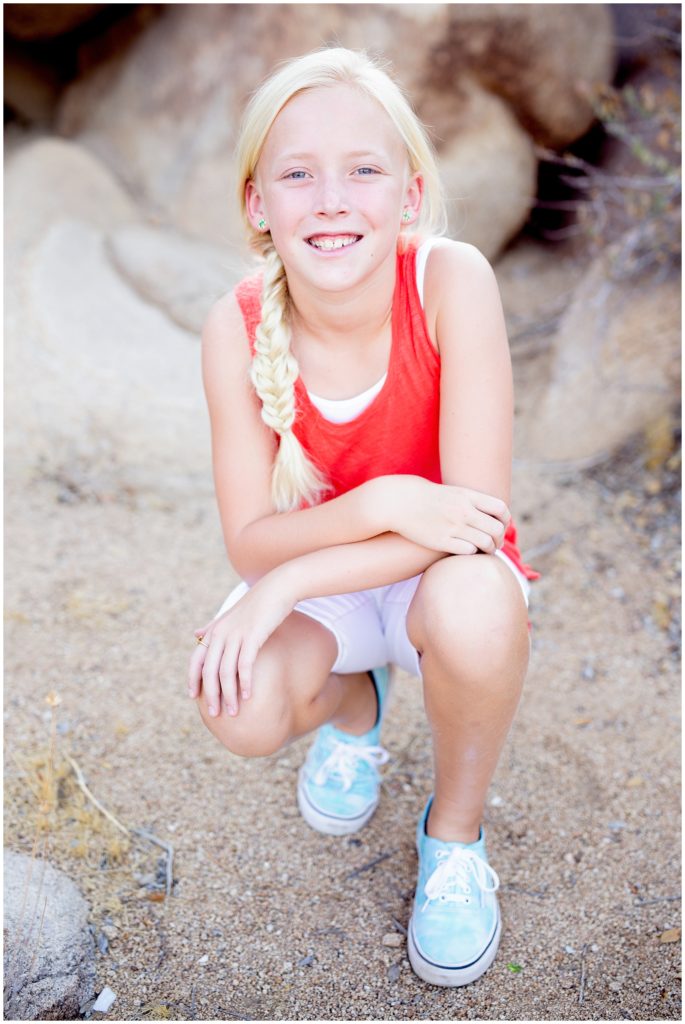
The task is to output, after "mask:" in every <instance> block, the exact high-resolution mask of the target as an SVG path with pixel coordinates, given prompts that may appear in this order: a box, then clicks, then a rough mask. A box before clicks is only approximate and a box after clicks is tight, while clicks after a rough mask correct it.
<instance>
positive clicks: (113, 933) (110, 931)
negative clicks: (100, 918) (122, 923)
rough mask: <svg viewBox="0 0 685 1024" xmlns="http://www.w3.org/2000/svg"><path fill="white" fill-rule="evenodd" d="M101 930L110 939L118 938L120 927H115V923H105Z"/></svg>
mask: <svg viewBox="0 0 685 1024" xmlns="http://www.w3.org/2000/svg"><path fill="white" fill-rule="evenodd" d="M100 931H101V932H102V934H103V935H106V936H107V938H108V939H116V937H117V935H118V934H119V929H118V928H115V927H114V925H113V924H103V926H102V928H101V929H100Z"/></svg>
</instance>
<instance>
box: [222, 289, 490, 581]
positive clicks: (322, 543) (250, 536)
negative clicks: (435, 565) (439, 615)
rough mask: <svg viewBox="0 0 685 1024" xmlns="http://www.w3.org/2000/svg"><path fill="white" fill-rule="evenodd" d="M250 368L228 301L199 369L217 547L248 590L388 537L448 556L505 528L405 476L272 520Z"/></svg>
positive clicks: (478, 509) (484, 504) (234, 307)
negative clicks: (287, 566) (332, 553)
mask: <svg viewBox="0 0 685 1024" xmlns="http://www.w3.org/2000/svg"><path fill="white" fill-rule="evenodd" d="M249 369H250V353H249V345H248V341H247V337H246V336H245V326H244V323H243V319H242V314H241V312H240V308H239V307H238V304H237V301H236V300H235V297H234V296H233V295H232V294H231V295H227V296H225V297H224V298H223V299H221V300H219V302H218V303H216V304H215V306H214V307H212V310H211V311H210V314H209V316H208V318H207V321H206V323H205V326H204V330H203V334H202V370H203V380H204V386H205V393H206V396H207V403H208V407H209V415H210V422H211V428H212V461H213V468H214V480H215V485H216V493H217V500H218V503H219V512H220V515H221V524H222V529H223V533H224V541H225V544H226V550H227V552H228V556H229V558H230V560H231V563H232V564H233V566H234V568H235V569H236V571H237V572H238V573H239V574H240V576H241V577H242V578H243V579H245V580H247V582H248V583H250V584H253V583H255V582H256V581H257V580H258V579H260V578H261V577H262V576H264V575H265V574H266V573H268V572H270V571H271V570H273V569H275V568H276V567H277V566H279V565H283V564H284V563H287V562H290V561H292V560H293V559H296V558H299V557H301V556H303V555H306V554H309V553H313V552H315V551H319V550H324V549H328V548H331V547H334V546H336V545H340V544H352V543H355V542H361V541H365V540H369V539H371V538H373V537H377V536H379V535H381V534H385V533H387V532H388V531H393V532H395V533H398V534H401V535H402V536H403V537H406V538H408V539H409V541H413V542H414V543H415V544H417V545H419V546H423V547H424V548H426V549H428V548H432V549H434V550H435V551H443V552H447V553H452V554H471V553H472V552H473V551H475V550H476V548H477V547H482V545H483V544H486V545H492V538H491V536H490V535H489V534H487V535H486V534H485V533H483V526H485V529H486V530H487V529H489V530H490V532H491V533H492V529H493V520H492V518H491V517H492V516H494V517H496V518H497V519H501V520H502V521H504V518H505V517H506V516H507V515H508V512H507V510H506V508H505V507H504V506H503V503H502V502H499V501H497V500H496V499H492V498H491V497H490V496H489V495H485V494H480V493H478V492H468V493H467V491H466V490H465V489H464V488H457V487H449V486H443V485H439V484H433V483H431V482H430V481H427V480H423V479H422V478H421V477H417V476H411V475H388V476H381V477H376V478H375V479H373V480H368V481H367V482H366V483H364V484H361V485H360V486H359V487H356V488H354V489H353V490H351V491H348V492H347V493H346V494H343V495H340V496H339V497H337V498H333V499H330V500H329V501H325V502H323V503H322V504H320V505H317V506H315V507H314V508H307V509H302V510H298V511H294V512H287V513H277V512H276V511H275V509H274V506H273V502H272V500H271V492H270V477H271V466H272V463H273V458H274V453H275V441H274V437H273V434H272V432H271V431H270V430H269V429H268V428H267V427H266V426H265V424H264V423H263V421H262V419H261V415H260V403H259V399H258V398H257V396H256V395H255V393H254V390H253V388H252V385H251V383H250V379H249ZM493 501H494V504H493ZM498 525H499V524H498V523H495V524H494V526H495V530H497V528H498ZM497 540H499V541H500V542H501V538H499V537H498V538H496V541H497ZM405 550H406V549H405ZM422 568H425V566H424V567H422ZM415 571H416V572H419V571H421V569H417V570H415ZM409 575H413V572H410V573H409ZM397 578H399V579H402V578H405V577H403V576H401V575H400V576H399V577H397ZM368 585H369V586H374V585H378V586H380V584H368Z"/></svg>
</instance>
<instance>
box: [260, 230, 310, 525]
mask: <svg viewBox="0 0 685 1024" xmlns="http://www.w3.org/2000/svg"><path fill="white" fill-rule="evenodd" d="M264 260H265V266H264V282H263V285H262V319H261V322H260V324H259V326H258V327H257V330H256V334H255V350H254V358H253V360H252V368H251V373H250V376H251V378H252V383H253V384H254V387H255V390H256V392H257V394H258V395H259V398H260V399H261V402H262V419H263V420H264V422H265V423H266V425H267V426H268V427H270V428H271V429H272V430H274V431H275V432H276V433H277V434H278V435H279V438H280V443H279V446H278V451H277V453H276V459H275V461H274V466H273V472H272V477H271V494H272V498H273V501H274V504H275V506H276V510H277V511H278V512H288V511H290V510H292V509H295V508H297V507H298V506H299V505H300V504H301V502H302V501H306V502H307V503H308V504H315V503H316V501H318V499H319V497H320V495H321V493H322V492H323V491H325V490H328V489H329V488H328V484H327V482H326V481H325V480H324V478H323V477H322V475H321V474H320V472H319V471H318V470H317V469H316V467H315V466H314V465H313V463H312V462H311V461H310V460H309V459H308V458H307V456H306V454H305V452H304V449H303V448H302V445H301V444H300V442H299V441H298V439H297V438H296V437H295V434H294V432H293V429H292V428H293V424H294V422H295V414H296V408H295V381H296V380H297V375H298V372H299V371H298V366H297V361H296V359H295V357H294V355H293V354H292V352H291V351H290V326H289V324H288V320H287V304H288V283H287V280H286V276H285V270H284V268H283V264H282V262H281V259H280V257H279V255H278V253H277V252H276V249H275V248H274V246H273V245H269V247H268V249H267V250H266V252H265V254H264Z"/></svg>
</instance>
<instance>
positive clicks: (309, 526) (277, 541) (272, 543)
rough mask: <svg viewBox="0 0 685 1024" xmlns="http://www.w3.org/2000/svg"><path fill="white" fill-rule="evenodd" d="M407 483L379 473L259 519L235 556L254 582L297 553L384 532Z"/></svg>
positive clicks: (242, 536)
mask: <svg viewBox="0 0 685 1024" xmlns="http://www.w3.org/2000/svg"><path fill="white" fill-rule="evenodd" d="M408 479H409V477H407V478H405V480H408ZM402 487H403V478H402V477H399V476H384V477H376V478H375V479H373V480H368V481H367V482H366V483H364V484H361V485H360V486H359V487H355V488H354V489H353V490H351V491H348V492H347V493H346V494H342V495H340V496H339V497H337V498H333V499H331V500H330V501H325V502H323V503H322V504H320V505H315V506H314V507H313V508H307V509H301V510H298V511H295V512H283V513H277V514H274V515H270V516H265V517H263V518H261V519H257V520H255V521H254V522H252V523H250V524H249V525H248V526H246V527H245V528H244V529H243V530H242V531H241V533H240V534H239V536H238V537H237V539H236V540H235V541H234V543H233V544H231V545H230V548H229V557H230V558H231V562H232V563H233V566H234V568H235V569H236V571H237V572H238V573H239V574H240V575H241V576H242V578H243V579H245V580H247V582H248V583H254V582H256V580H258V579H259V578H260V577H261V576H264V575H265V574H266V573H267V572H270V571H271V570H272V569H274V568H276V566H279V565H282V564H284V563H286V562H290V561H292V560H293V559H298V558H300V557H302V556H304V555H307V554H310V553H313V552H318V551H321V550H323V549H328V548H332V547H334V546H337V545H345V546H347V545H350V544H353V543H355V542H360V541H365V540H369V539H370V538H372V537H377V536H378V535H380V534H384V533H386V532H387V531H389V530H390V529H391V528H392V527H391V520H392V508H393V505H396V503H397V502H398V500H401V497H400V496H401V493H402ZM417 571H420V570H417ZM378 585H379V586H380V584H378Z"/></svg>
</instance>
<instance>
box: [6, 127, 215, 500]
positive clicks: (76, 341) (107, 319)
mask: <svg viewBox="0 0 685 1024" xmlns="http://www.w3.org/2000/svg"><path fill="white" fill-rule="evenodd" d="M5 185H6V189H7V193H8V195H9V197H10V201H9V203H8V209H9V211H10V214H9V216H8V217H7V218H6V221H5V224H6V234H5V239H6V248H7V251H8V252H9V253H10V259H9V260H8V264H9V266H10V267H11V269H10V270H9V272H8V287H7V302H6V375H7V377H6V380H7V388H8V391H7V394H8V413H9V417H8V430H7V434H6V443H7V458H8V460H9V461H10V463H11V464H12V466H13V469H14V470H15V471H16V470H17V469H20V470H22V471H24V472H27V471H31V470H35V468H36V466H39V465H40V466H42V467H43V469H45V467H52V468H53V469H54V467H56V466H57V467H59V466H63V465H68V464H74V463H76V464H84V465H86V466H87V467H90V469H89V471H91V470H92V473H93V474H94V475H95V476H98V475H99V476H100V477H101V478H103V479H102V486H103V487H104V488H105V490H106V491H108V493H109V492H111V493H113V494H116V492H117V491H118V490H119V489H120V488H121V487H122V486H129V485H130V486H134V487H137V486H139V487H143V488H145V487H149V486H152V487H153V488H158V487H159V485H160V484H161V482H162V480H163V479H166V481H167V483H168V485H169V486H170V487H172V488H174V487H176V486H177V484H178V482H180V481H183V483H184V485H185V484H186V483H187V479H188V477H187V476H185V477H184V474H187V473H190V475H191V476H197V478H198V480H199V479H200V478H202V479H204V480H205V481H206V480H208V479H209V476H208V474H209V458H208V454H207V452H208V427H207V423H206V412H205V409H204V399H203V395H202V386H201V381H200V360H199V346H198V339H197V336H196V335H195V334H191V333H190V332H189V331H186V330H182V329H181V328H180V327H178V326H177V324H176V323H174V322H173V321H172V320H171V319H170V317H169V316H168V315H167V313H166V311H163V310H161V309H158V308H156V307H155V306H153V305H151V303H150V302H149V301H145V300H143V299H142V298H141V296H140V295H139V294H137V293H136V292H135V291H134V290H133V289H132V288H131V287H130V285H129V282H128V281H127V280H126V279H124V278H122V276H121V274H120V273H119V270H118V268H117V266H116V265H115V264H114V263H113V261H112V258H111V255H110V253H111V248H112V244H114V245H115V246H116V242H115V243H111V240H110V232H111V231H115V230H116V229H118V228H121V227H123V226H124V225H128V226H132V225H133V226H135V225H136V223H137V222H138V213H137V210H136V209H135V207H134V206H133V204H132V203H131V202H130V200H128V198H127V197H126V196H125V195H124V194H123V193H122V191H121V189H120V187H119V186H118V184H117V183H116V181H114V179H113V178H112V177H111V176H110V175H108V173H107V171H106V170H105V169H104V168H103V167H100V166H99V165H98V163H97V161H96V160H95V159H94V158H93V157H92V156H91V155H90V154H88V153H87V152H85V151H82V150H80V148H79V147H77V146H74V145H73V144H66V143H56V144H52V143H46V142H41V143H36V144H33V145H31V146H29V147H27V149H26V150H24V151H23V152H19V153H17V154H16V155H15V156H14V157H13V159H12V160H11V161H10V162H9V166H8V168H7V170H6V173H5ZM24 211H25V212H24ZM132 237H133V236H127V239H128V241H127V246H128V247H127V248H126V256H127V259H128V265H129V267H130V268H131V267H132V265H133V262H134V254H133V252H132V244H133V243H132V240H131V239H132ZM179 245H180V241H179ZM122 248H124V244H123V243H121V244H120V245H119V250H118V251H119V259H122V258H123V257H122V254H121V250H122ZM132 272H133V271H132V269H131V270H129V273H132ZM151 278H152V275H151ZM199 280H200V274H199V273H198V274H197V276H196V278H195V284H196V286H197V287H198V288H200V287H201V285H200V284H199V283H198V282H199ZM208 280H209V281H210V282H211V281H214V283H215V284H214V286H215V285H216V278H215V277H212V272H211V271H210V272H209V273H208ZM149 287H151V285H149ZM211 289H212V285H211V284H209V285H208V286H207V294H208V293H209V292H211ZM158 294H159V291H158ZM189 308H190V306H188V309H189ZM27 366H31V373H30V375H27V372H26V368H27ZM10 410H11V411H10ZM198 453H200V454H198ZM205 486H207V484H206V482H205Z"/></svg>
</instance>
